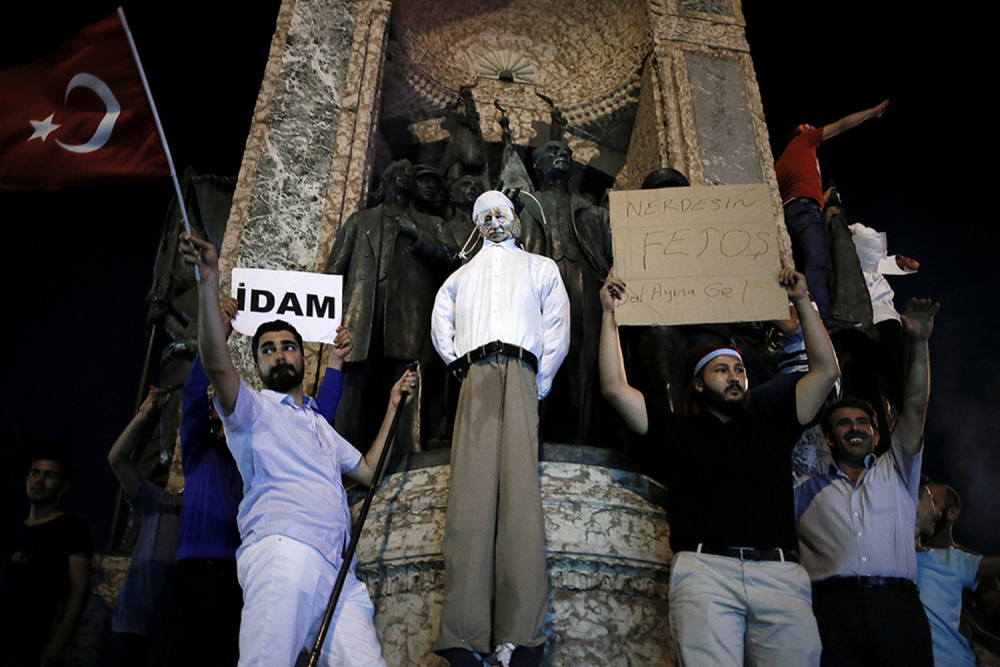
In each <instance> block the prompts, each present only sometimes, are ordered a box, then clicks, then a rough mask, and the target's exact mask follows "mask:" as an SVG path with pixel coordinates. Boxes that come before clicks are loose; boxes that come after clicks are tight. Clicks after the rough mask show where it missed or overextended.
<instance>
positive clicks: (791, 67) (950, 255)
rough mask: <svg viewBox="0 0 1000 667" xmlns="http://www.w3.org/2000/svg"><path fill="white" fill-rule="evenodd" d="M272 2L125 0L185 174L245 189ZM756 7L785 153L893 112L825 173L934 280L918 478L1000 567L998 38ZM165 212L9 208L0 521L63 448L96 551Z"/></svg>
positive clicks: (19, 27)
mask: <svg viewBox="0 0 1000 667" xmlns="http://www.w3.org/2000/svg"><path fill="white" fill-rule="evenodd" d="M117 4H118V3H115V2H95V1H90V0H88V1H79V2H72V3H68V2H49V3H30V4H29V5H21V6H19V7H18V8H16V9H4V10H0V67H4V66H13V65H17V64H22V63H25V62H30V61H31V60H34V59H36V58H38V57H40V56H42V55H44V54H45V53H47V52H48V51H50V50H51V49H53V48H54V47H56V46H57V45H58V44H59V43H61V42H62V41H64V40H65V39H66V38H68V37H69V36H71V35H72V34H74V33H75V32H76V31H78V30H79V29H81V28H83V27H84V26H86V25H88V24H90V23H93V22H95V21H97V20H99V19H101V18H104V17H105V16H107V15H109V14H111V13H112V12H113V11H114V10H115V7H116V6H117ZM278 5H279V3H278V2H277V0H268V1H263V0H257V1H245V2H235V1H233V0H219V1H212V2H208V1H203V2H194V1H192V0H180V1H175V2H160V1H147V2H134V3H133V2H126V3H125V4H124V6H125V11H126V15H127V17H128V20H129V24H130V27H131V28H132V32H133V34H134V36H135V40H136V43H137V47H138V49H139V52H140V55H141V56H142V59H143V64H144V66H145V69H146V74H147V77H148V79H149V83H150V86H151V89H152V91H153V95H154V98H155V100H156V104H157V107H158V108H159V111H160V115H161V118H162V122H163V126H164V130H165V132H166V135H167V138H168V140H169V142H170V146H171V150H172V152H173V155H174V160H175V163H176V165H177V168H178V170H179V171H183V169H184V167H185V166H186V165H193V166H194V167H195V169H196V170H197V171H198V172H200V173H215V174H220V175H227V176H235V175H236V174H237V173H238V171H239V165H240V160H241V158H242V154H243V148H244V144H245V142H246V137H247V132H248V130H249V125H250V118H251V114H252V111H253V107H254V103H255V101H256V96H257V92H258V88H259V85H260V80H261V77H262V74H263V69H264V64H265V62H266V59H267V53H268V49H269V45H270V40H271V36H272V34H273V31H274V24H275V18H276V16H277V10H278ZM743 11H744V14H745V17H746V20H747V38H748V40H749V42H750V47H751V55H752V56H753V59H754V65H755V69H756V73H757V77H758V82H759V85H760V90H761V95H762V97H763V102H764V111H765V114H766V120H767V124H768V127H769V130H770V133H771V136H772V150H773V151H774V154H775V156H777V155H778V154H780V152H781V149H782V147H783V143H784V136H785V133H786V131H787V130H788V129H789V128H791V127H793V126H795V125H797V124H798V123H802V122H808V123H811V124H813V125H817V126H821V125H825V124H827V123H830V122H833V121H834V120H836V119H838V118H840V117H841V116H844V115H847V114H849V113H852V112H854V111H858V110H861V109H864V108H868V107H871V106H874V105H875V104H877V103H878V102H879V101H881V100H882V99H885V98H889V99H890V100H891V104H890V107H889V110H888V112H887V114H886V115H885V117H883V118H882V119H879V120H873V121H869V122H867V123H865V124H863V125H862V126H860V127H858V128H856V129H854V130H852V131H851V132H848V133H845V134H843V135H841V136H839V137H836V138H835V139H833V140H831V141H830V142H829V143H827V144H824V145H823V146H822V147H821V148H820V151H819V155H820V160H821V163H822V166H823V174H824V177H831V178H834V179H836V181H837V183H838V185H839V187H840V190H841V193H842V195H843V198H844V203H845V208H846V210H847V213H848V216H849V217H850V219H851V221H858V222H863V223H865V224H867V225H868V226H871V227H874V228H876V229H878V230H880V231H886V232H888V234H889V247H890V252H896V253H900V254H903V255H906V256H909V257H913V258H915V259H917V260H919V261H920V262H921V263H922V267H921V270H920V272H919V273H918V274H916V275H915V276H907V277H904V278H894V279H892V285H893V287H894V289H895V290H896V295H897V299H896V302H897V305H898V306H899V307H900V309H901V310H902V306H903V305H904V304H905V302H906V300H907V299H909V298H910V297H911V296H931V297H934V298H935V299H938V300H939V301H941V303H942V310H941V313H940V315H939V316H938V322H937V325H936V328H935V333H934V336H933V338H932V340H931V359H932V369H933V392H932V398H931V410H930V415H929V419H928V426H927V449H926V454H925V464H924V468H925V471H927V472H928V473H930V474H931V475H932V476H934V477H938V478H940V479H942V480H943V481H946V482H948V483H950V484H952V485H954V486H955V487H956V488H958V490H959V491H960V492H961V493H962V494H963V498H964V503H965V506H964V510H963V513H962V518H961V519H960V521H959V527H958V528H959V529H958V539H959V540H960V541H961V542H963V543H965V544H966V545H968V546H970V547H972V548H975V549H979V550H981V551H986V552H988V553H1000V523H998V519H997V517H998V516H1000V494H998V493H997V491H996V489H997V488H998V486H1000V446H998V445H1000V428H998V426H997V415H998V414H1000V401H998V399H997V396H998V394H1000V391H998V388H1000V384H998V383H1000V374H998V371H1000V364H998V363H997V361H996V359H997V352H996V345H995V336H994V331H995V329H996V324H997V319H998V318H997V316H996V312H995V310H996V304H997V298H996V293H997V289H998V287H1000V279H998V278H997V271H996V268H995V262H993V261H992V259H993V255H994V252H995V249H996V247H997V241H998V240H1000V233H998V230H997V225H996V223H995V222H994V221H993V220H990V219H988V218H987V207H986V202H987V198H988V197H989V196H991V195H990V193H991V192H992V190H991V189H990V188H988V187H987V177H990V178H993V177H994V176H995V174H996V170H995V167H993V166H992V159H993V157H994V156H993V154H992V150H991V149H992V147H993V145H994V144H995V141H992V138H993V136H992V135H993V133H992V131H991V130H992V128H991V126H990V123H989V121H988V119H987V118H986V117H985V116H984V115H983V114H984V112H985V111H986V110H987V109H988V108H989V107H987V105H986V104H985V100H984V96H985V91H986V90H988V89H989V88H990V87H991V81H992V79H993V78H994V76H993V74H994V73H993V72H992V71H991V69H990V68H989V64H990V63H991V61H995V58H993V59H988V58H987V57H986V56H987V46H986V44H987V43H988V42H987V41H986V39H987V35H986V29H985V27H984V28H977V27H976V26H975V25H973V24H971V22H966V21H967V20H966V18H965V17H963V16H958V15H956V16H954V17H951V16H947V15H943V12H944V11H945V10H943V9H940V8H939V9H938V12H939V13H938V14H936V15H928V14H924V13H919V12H918V11H917V10H915V9H914V8H913V6H912V5H911V4H909V3H907V4H904V3H872V2H855V1H845V2H838V3H836V4H829V5H828V4H825V3H815V2H814V3H801V4H793V3H789V2H770V1H768V2H747V3H746V4H745V6H744V7H743ZM966 16H967V15H966ZM2 94H3V91H0V95H2ZM172 196H173V189H172V186H171V184H170V181H169V180H167V179H161V180H157V181H151V182H147V183H138V184H129V185H122V186H104V187H97V188H88V189H77V188H69V189H66V190H61V191H57V192H0V229H2V230H3V235H4V238H3V240H2V242H0V252H2V253H3V254H2V261H0V266H2V267H3V299H4V302H5V303H4V311H5V312H6V316H5V318H4V320H5V322H6V326H4V327H3V333H4V335H3V336H2V338H0V341H2V343H0V345H2V347H0V349H3V350H4V352H5V354H4V355H3V357H2V365H3V369H4V372H3V380H4V381H3V398H2V403H0V404H2V405H3V407H4V413H3V415H4V416H3V418H2V420H0V422H2V425H0V498H2V502H0V512H2V514H0V521H2V523H0V526H7V525H9V523H10V522H11V521H16V520H18V519H19V518H21V517H23V516H24V515H25V513H26V511H27V503H26V501H25V500H24V486H23V475H24V473H25V472H26V469H27V465H28V456H29V454H28V452H29V451H30V449H31V447H32V446H33V445H35V444H36V443H39V442H45V441H54V442H61V443H64V444H66V445H67V446H69V447H71V449H72V451H73V453H74V456H75V459H76V461H77V466H78V469H79V475H78V480H77V482H76V485H75V489H74V491H73V493H72V495H71V497H70V498H69V500H68V507H69V508H70V509H71V510H73V511H74V512H77V513H79V514H81V515H83V516H84V517H85V518H86V519H88V520H89V521H90V523H91V527H92V529H93V532H94V537H95V545H97V546H98V547H103V544H104V542H105V540H106V538H107V531H108V525H109V521H110V515H111V510H112V506H113V501H114V497H115V491H116V484H115V480H114V478H113V476H112V474H111V472H110V469H109V468H108V465H107V463H106V461H105V456H106V454H107V450H108V448H109V447H110V446H111V443H112V442H113V440H114V438H115V437H116V436H117V434H118V433H119V432H120V431H121V429H122V428H123V427H124V425H125V424H126V423H127V422H128V420H129V418H130V416H131V412H132V409H133V405H134V401H135V395H136V390H137V385H138V381H139V375H140V373H141V366H142V359H143V355H144V352H145V331H146V312H147V304H146V302H145V296H146V292H147V290H148V289H149V286H150V284H151V280H152V263H153V257H154V254H155V252H156V248H157V245H158V241H159V237H160V233H161V229H162V224H163V219H164V216H165V213H166V209H167V206H168V205H169V203H170V200H171V198H172ZM6 353H9V354H6ZM154 379H155V378H154ZM991 419H992V421H990V420H991Z"/></svg>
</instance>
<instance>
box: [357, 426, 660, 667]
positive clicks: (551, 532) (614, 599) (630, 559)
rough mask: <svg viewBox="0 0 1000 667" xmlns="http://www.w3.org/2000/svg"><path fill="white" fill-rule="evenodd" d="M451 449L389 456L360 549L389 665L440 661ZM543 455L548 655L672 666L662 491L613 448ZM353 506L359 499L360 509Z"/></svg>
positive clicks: (562, 661)
mask: <svg viewBox="0 0 1000 667" xmlns="http://www.w3.org/2000/svg"><path fill="white" fill-rule="evenodd" d="M448 455H449V452H448V451H447V450H442V451H431V452H422V453H418V454H412V455H409V456H406V457H403V458H402V459H400V460H398V461H395V462H394V464H395V469H394V470H393V471H390V473H389V474H388V475H387V476H386V479H385V480H384V481H383V484H382V486H381V488H380V489H379V490H378V492H377V494H376V496H375V498H374V501H373V504H372V510H371V513H370V514H369V517H368V521H367V522H366V524H365V528H364V531H363V533H362V537H361V543H360V544H359V547H358V566H357V573H358V576H359V577H360V578H361V579H362V580H363V581H365V582H366V583H367V584H368V588H369V591H370V592H371V595H372V599H373V601H374V603H375V607H376V628H377V630H378V634H379V639H380V640H381V642H382V648H383V653H384V655H385V658H386V661H387V662H388V664H389V665H391V666H394V667H395V666H398V667H404V666H411V665H435V666H437V665H444V664H445V663H444V661H443V660H440V659H439V658H437V657H436V656H434V655H433V654H431V652H430V649H431V646H432V645H433V643H434V640H435V639H436V637H437V630H438V621H439V618H440V613H441V603H442V598H443V591H444V562H443V560H442V557H441V551H440V545H441V537H442V535H443V533H444V519H445V507H446V503H447V498H448V482H449V477H450V468H449V465H448ZM542 459H543V460H542V463H541V464H540V466H539V468H540V474H541V485H542V504H543V508H544V512H545V529H546V536H547V551H548V567H549V612H548V616H547V617H546V621H545V632H546V634H547V636H548V643H547V645H546V656H545V663H544V664H546V665H558V666H563V665H565V666H569V665H573V666H574V667H586V666H594V667H597V666H601V667H607V666H611V665H620V666H623V667H624V666H626V665H644V666H654V665H673V664H674V662H673V647H672V645H671V639H670V628H669V625H668V622H667V589H668V581H669V567H670V560H671V558H672V555H673V554H672V553H671V552H670V547H669V546H668V536H669V529H668V526H667V517H666V513H665V511H664V510H663V508H662V507H661V504H662V503H663V500H664V495H665V494H664V490H663V489H662V487H660V486H658V485H657V484H656V483H655V482H652V481H650V480H649V479H648V478H647V477H645V476H643V475H640V474H638V473H636V472H632V471H631V470H630V467H631V466H630V465H629V463H628V461H627V460H626V459H624V458H623V457H620V456H618V455H617V454H616V453H615V452H611V451H608V450H599V449H595V448H589V447H575V446H572V447H571V446H566V445H547V446H545V447H544V448H543V452H542ZM359 507H360V505H356V509H357V508H359Z"/></svg>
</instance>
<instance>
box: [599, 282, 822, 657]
mask: <svg viewBox="0 0 1000 667" xmlns="http://www.w3.org/2000/svg"><path fill="white" fill-rule="evenodd" d="M779 282H780V283H781V285H782V286H783V287H784V288H785V289H786V290H787V291H788V295H789V298H790V299H791V301H792V304H793V305H794V306H795V310H796V311H797V312H798V315H799V319H800V320H801V324H802V332H803V336H804V340H805V349H806V354H807V355H808V358H809V372H808V373H806V374H805V375H804V376H802V377H801V378H800V379H799V380H798V382H797V383H796V385H795V390H794V391H790V392H788V393H787V395H786V396H785V398H783V399H782V400H781V401H779V402H778V403H777V404H775V405H774V406H772V407H769V408H767V409H765V410H761V411H757V412H749V411H748V409H747V375H746V369H745V368H744V366H743V359H742V356H741V355H740V352H739V351H738V350H736V349H733V348H725V347H723V348H707V349H698V350H696V359H695V362H696V363H695V366H694V379H693V380H692V382H691V389H692V392H693V395H694V397H695V399H696V402H697V414H693V415H689V416H687V417H681V416H678V415H676V414H674V413H673V412H672V411H671V410H670V409H669V408H668V406H666V405H661V404H657V401H656V400H655V399H652V398H651V397H648V396H644V395H643V393H642V392H641V391H639V390H638V389H636V388H634V387H632V386H631V385H629V383H628V380H627V378H626V376H625V368H624V365H623V363H622V352H621V345H620V342H619V339H618V325H617V324H616V322H615V301H617V300H620V299H621V298H622V297H623V295H624V294H625V283H624V281H622V280H621V279H620V278H617V277H616V276H614V274H612V275H611V276H609V277H608V279H607V280H606V281H605V283H604V287H603V288H601V305H602V307H603V311H604V314H603V317H602V321H601V346H600V378H601V391H602V392H603V393H604V396H605V397H606V398H607V399H608V401H610V402H611V405H612V406H614V407H615V409H616V410H617V411H618V413H619V414H620V415H621V416H622V418H623V419H624V420H625V423H626V424H628V426H629V427H630V428H631V429H632V430H633V431H635V432H636V433H638V434H639V435H642V436H646V438H647V439H648V443H647V445H646V447H645V451H647V452H650V453H652V452H655V453H656V456H655V458H654V457H652V456H651V457H650V460H649V461H648V462H646V465H647V469H648V470H649V473H650V474H651V475H652V476H653V477H658V478H660V479H663V480H664V481H665V482H666V484H667V488H668V489H669V492H670V509H669V515H670V547H671V549H673V551H674V554H675V555H674V560H673V563H672V565H671V570H670V630H671V632H672V633H673V636H674V641H675V643H676V646H677V652H678V654H679V660H678V663H679V664H683V665H685V666H686V667H691V666H693V665H694V666H700V665H704V666H705V667H709V666H715V665H742V664H745V663H746V664H754V665H787V666H788V667H793V666H796V667H797V666H800V665H817V664H819V655H820V641H819V633H818V632H817V629H816V620H815V619H814V618H813V615H812V609H811V597H810V591H809V577H808V575H807V574H806V571H805V570H804V569H803V568H802V567H801V566H799V565H798V564H797V560H798V559H797V553H796V546H797V545H796V540H795V526H794V513H793V509H794V505H793V501H792V485H791V479H792V468H791V451H792V448H793V447H794V446H795V443H796V442H797V441H798V439H799V437H800V436H801V434H802V431H803V430H804V428H805V425H806V424H808V423H809V422H810V421H812V420H813V418H814V417H815V416H816V413H817V412H818V411H819V409H820V407H821V406H822V404H823V401H824V399H825V398H826V396H827V394H829V392H830V389H831V388H833V385H834V383H835V382H836V381H837V378H838V377H839V376H840V369H839V366H838V364H837V357H836V354H835V353H834V351H833V346H832V345H831V343H830V338H829V336H827V334H826V329H825V328H824V327H823V323H822V321H821V320H820V318H819V315H818V314H817V312H816V311H815V310H814V309H813V307H812V304H811V303H810V302H809V297H808V295H807V290H806V281H805V278H804V277H803V276H802V274H801V273H796V272H795V271H793V270H791V269H783V270H782V272H781V274H780V276H779Z"/></svg>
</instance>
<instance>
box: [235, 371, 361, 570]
mask: <svg viewBox="0 0 1000 667" xmlns="http://www.w3.org/2000/svg"><path fill="white" fill-rule="evenodd" d="M216 409H217V410H218V411H219V414H220V415H221V414H222V410H221V409H220V406H219V403H218V399H216ZM222 422H223V424H224V425H225V427H226V440H227V443H228V444H229V449H230V451H231V452H232V453H233V457H234V458H235V459H236V465H237V467H238V468H239V471H240V474H241V475H242V476H243V502H241V503H240V509H239V515H238V517H237V522H238V524H239V528H240V537H241V538H242V540H243V544H242V546H241V547H240V551H237V558H238V557H239V554H240V552H241V551H242V550H243V549H245V548H246V547H247V546H249V545H251V544H254V543H255V542H257V541H258V540H260V539H261V538H263V537H266V536H268V535H275V534H277V535H287V536H288V537H291V538H293V539H296V540H299V541H300V542H303V543H305V544H308V545H309V546H311V547H313V548H314V549H316V550H317V551H319V552H320V553H321V554H322V555H323V557H324V558H326V559H327V560H328V561H329V562H330V563H331V564H332V565H333V566H334V567H337V568H339V567H340V564H341V560H342V557H341V556H342V551H343V549H344V546H345V542H346V539H347V534H348V531H349V529H350V525H351V515H350V510H349V509H348V505H347V493H346V492H345V491H344V486H343V483H342V482H341V479H340V476H341V474H343V473H345V472H348V471H350V470H353V469H354V467H355V466H357V465H358V462H359V461H360V460H361V453H360V452H359V451H358V450H356V449H355V448H354V447H352V446H351V444H350V443H348V442H347V441H346V440H344V438H342V437H341V436H340V435H339V434H338V433H337V432H336V431H334V430H333V427H332V426H330V424H329V423H328V422H327V421H326V420H325V419H324V417H323V416H322V415H321V414H320V413H319V412H318V407H317V405H316V401H314V400H313V399H312V398H311V397H308V396H305V397H303V407H301V408H300V407H298V406H296V405H295V401H294V400H293V399H292V397H291V396H289V395H287V394H283V393H279V392H275V391H271V390H268V389H265V390H263V391H259V392H258V391H255V390H253V389H251V388H250V387H247V386H246V385H245V384H244V383H243V382H242V381H241V382H240V388H239V393H238V394H237V396H236V404H235V406H234V408H233V412H232V414H230V415H229V416H224V417H223V418H222Z"/></svg>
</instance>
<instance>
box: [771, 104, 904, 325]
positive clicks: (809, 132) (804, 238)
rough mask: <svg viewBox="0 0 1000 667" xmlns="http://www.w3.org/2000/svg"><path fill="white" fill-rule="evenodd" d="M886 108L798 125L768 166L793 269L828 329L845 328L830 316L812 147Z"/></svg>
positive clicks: (826, 241) (826, 249)
mask: <svg viewBox="0 0 1000 667" xmlns="http://www.w3.org/2000/svg"><path fill="white" fill-rule="evenodd" d="M888 106H889V100H885V101H884V102H882V103H881V104H879V105H878V106H874V107H872V108H871V109H865V110H863V111H858V112H856V113H852V114H850V115H849V116H844V117H843V118H841V119H840V120H838V121H836V122H833V123H830V124H829V125H824V126H823V127H813V126H812V125H808V124H802V125H799V126H798V127H796V128H795V129H794V130H792V132H791V138H790V139H789V142H788V145H787V146H786V147H785V150H784V151H782V153H781V157H779V158H778V161H777V162H776V163H775V165H774V170H775V172H776V174H777V176H778V189H779V190H780V192H781V203H782V205H783V206H784V208H785V227H787V228H788V235H789V236H790V237H791V239H792V252H793V253H794V255H795V265H796V266H797V267H801V269H802V273H804V274H805V276H806V280H807V281H808V282H809V292H810V294H811V295H812V298H813V300H814V301H815V302H816V306H817V307H818V308H819V314H820V317H821V318H823V322H825V323H826V325H827V327H828V328H829V329H836V328H840V327H842V326H845V325H846V324H847V323H843V322H838V321H836V320H835V319H834V317H833V303H832V302H831V300H830V290H829V286H828V284H827V281H828V277H827V274H828V273H829V271H830V235H829V233H828V231H827V225H826V219H825V218H824V217H823V206H824V198H823V179H822V176H821V175H820V169H819V160H818V158H817V157H816V148H817V147H818V146H819V145H820V144H821V143H822V142H824V141H826V140H828V139H832V138H833V137H835V136H837V135H838V134H840V133H841V132H845V131H847V130H850V129H852V128H855V127H857V126H858V125H860V124H861V123H863V122H865V121H866V120H868V119H869V118H881V117H882V114H884V113H885V110H886V108H887V107H888Z"/></svg>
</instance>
